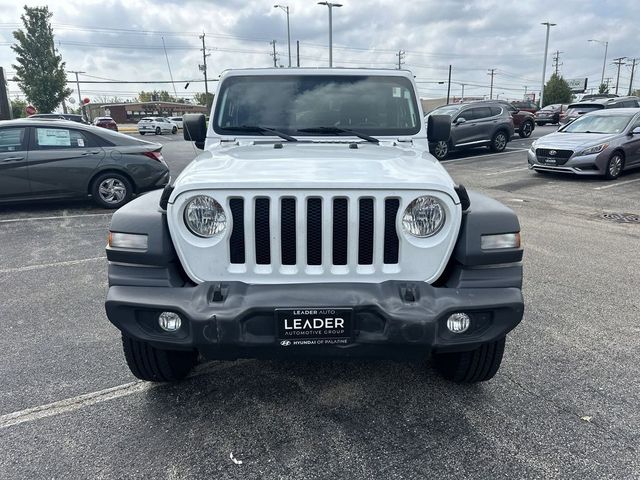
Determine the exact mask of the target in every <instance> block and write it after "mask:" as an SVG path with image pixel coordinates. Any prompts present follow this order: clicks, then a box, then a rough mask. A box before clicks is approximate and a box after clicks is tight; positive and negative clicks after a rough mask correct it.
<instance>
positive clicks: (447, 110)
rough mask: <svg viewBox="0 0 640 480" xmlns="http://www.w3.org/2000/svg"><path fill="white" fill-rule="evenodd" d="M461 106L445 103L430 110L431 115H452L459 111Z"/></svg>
mask: <svg viewBox="0 0 640 480" xmlns="http://www.w3.org/2000/svg"><path fill="white" fill-rule="evenodd" d="M461 108H462V107H461V106H460V105H445V106H444V107H438V108H436V109H435V110H434V111H432V112H431V114H433V115H449V116H451V117H453V116H454V115H455V114H456V113H458V112H459V111H460V109H461Z"/></svg>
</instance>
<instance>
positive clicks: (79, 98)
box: [69, 70, 88, 120]
mask: <svg viewBox="0 0 640 480" xmlns="http://www.w3.org/2000/svg"><path fill="white" fill-rule="evenodd" d="M69 73H75V74H76V88H77V90H78V104H79V105H80V109H81V110H80V111H81V112H82V118H84V119H85V120H88V119H87V111H86V109H85V108H84V102H83V101H82V95H81V94H80V80H79V79H78V74H79V73H85V72H81V71H79V70H69Z"/></svg>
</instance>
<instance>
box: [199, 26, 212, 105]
mask: <svg viewBox="0 0 640 480" xmlns="http://www.w3.org/2000/svg"><path fill="white" fill-rule="evenodd" d="M200 40H202V48H201V50H202V65H198V67H199V68H200V70H201V71H202V73H204V98H205V101H206V102H207V107H209V106H210V105H209V85H208V83H207V57H208V56H209V55H211V54H210V53H207V46H206V45H205V43H204V32H202V35H200Z"/></svg>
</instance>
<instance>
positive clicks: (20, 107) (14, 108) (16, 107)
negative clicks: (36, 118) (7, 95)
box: [11, 99, 27, 118]
mask: <svg viewBox="0 0 640 480" xmlns="http://www.w3.org/2000/svg"><path fill="white" fill-rule="evenodd" d="M25 108H27V102H25V101H24V100H19V99H15V100H11V116H12V117H13V118H22V117H26V116H27V112H25V111H24V109H25Z"/></svg>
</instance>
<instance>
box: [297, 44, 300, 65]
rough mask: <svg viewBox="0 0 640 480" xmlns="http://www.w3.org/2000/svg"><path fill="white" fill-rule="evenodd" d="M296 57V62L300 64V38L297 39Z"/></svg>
mask: <svg viewBox="0 0 640 480" xmlns="http://www.w3.org/2000/svg"><path fill="white" fill-rule="evenodd" d="M296 57H297V58H296V60H297V62H296V63H297V65H298V66H300V40H296Z"/></svg>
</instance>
